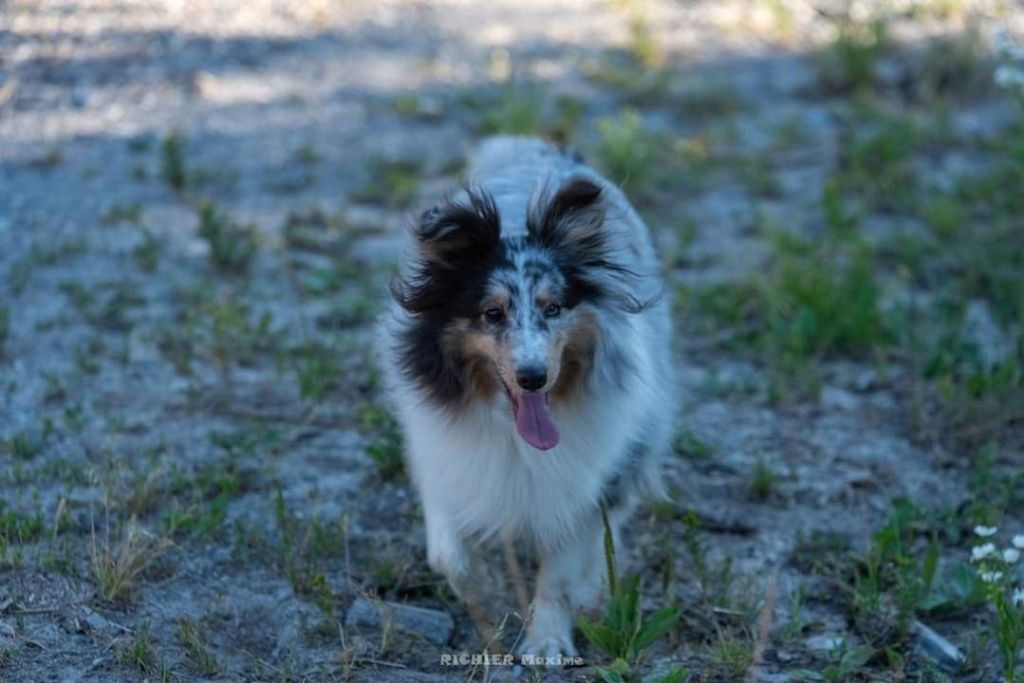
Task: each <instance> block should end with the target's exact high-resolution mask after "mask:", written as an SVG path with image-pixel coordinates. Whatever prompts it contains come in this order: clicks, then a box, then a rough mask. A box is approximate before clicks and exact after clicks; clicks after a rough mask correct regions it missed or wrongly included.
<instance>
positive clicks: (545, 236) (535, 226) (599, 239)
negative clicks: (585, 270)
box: [526, 177, 606, 257]
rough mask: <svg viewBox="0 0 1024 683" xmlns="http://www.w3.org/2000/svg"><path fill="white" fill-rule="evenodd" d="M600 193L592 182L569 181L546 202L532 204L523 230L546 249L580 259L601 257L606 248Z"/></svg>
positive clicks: (580, 178) (599, 189) (572, 179)
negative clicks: (590, 256) (599, 255)
mask: <svg viewBox="0 0 1024 683" xmlns="http://www.w3.org/2000/svg"><path fill="white" fill-rule="evenodd" d="M601 194H602V190H601V186H600V185H598V184H597V183H595V182H594V181H593V180H590V179H589V178H583V177H575V178H570V179H569V180H567V181H566V182H564V183H563V184H562V185H561V187H559V188H558V190H556V191H555V193H554V194H553V195H551V197H550V199H547V198H541V199H540V200H539V201H538V202H537V203H536V204H535V205H534V207H533V208H532V209H531V211H530V216H529V219H528V220H527V223H526V225H527V230H529V233H530V235H532V236H533V238H534V239H536V240H537V241H539V242H540V243H541V244H543V245H544V246H546V247H551V248H555V249H559V248H563V249H569V250H571V251H573V252H574V253H576V254H577V255H580V256H583V257H586V256H587V255H598V254H601V253H603V251H604V250H605V247H606V245H605V233H604V230H603V229H602V228H603V226H604V215H605V207H604V201H603V199H602V197H601Z"/></svg>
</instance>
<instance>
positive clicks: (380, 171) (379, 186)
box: [353, 158, 422, 209]
mask: <svg viewBox="0 0 1024 683" xmlns="http://www.w3.org/2000/svg"><path fill="white" fill-rule="evenodd" d="M366 168H367V174H368V177H367V179H366V182H365V183H364V184H363V186H362V188H360V189H359V190H357V191H356V192H355V193H353V199H355V200H357V201H361V202H368V203H371V204H383V205H384V206H387V207H389V208H394V209H397V208H404V207H407V206H409V205H410V204H412V202H413V200H414V199H416V195H417V194H418V193H419V189H420V173H421V172H422V164H421V162H420V161H418V160H415V159H384V158H377V159H373V160H371V161H370V163H369V164H367V167H366Z"/></svg>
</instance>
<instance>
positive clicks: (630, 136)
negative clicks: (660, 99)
mask: <svg viewBox="0 0 1024 683" xmlns="http://www.w3.org/2000/svg"><path fill="white" fill-rule="evenodd" d="M597 130H598V135H599V141H598V145H597V149H596V157H597V160H598V162H599V164H600V165H601V167H602V169H603V170H604V171H605V173H607V174H608V176H609V178H610V179H611V180H612V181H613V182H615V183H619V184H622V185H624V186H626V187H627V188H629V189H631V190H635V191H637V192H641V193H642V192H643V191H644V190H645V189H648V188H649V186H650V183H651V181H652V179H653V178H654V177H655V175H656V174H657V172H658V166H659V164H660V163H661V161H662V154H663V153H664V151H665V140H664V139H663V137H662V136H661V135H658V134H657V133H654V132H652V131H651V130H650V129H648V128H647V126H646V125H645V123H644V121H643V119H641V118H640V115H639V114H637V113H636V112H635V111H633V110H627V111H625V112H623V113H622V114H621V115H619V116H618V117H615V118H605V119H601V120H600V121H598V122H597Z"/></svg>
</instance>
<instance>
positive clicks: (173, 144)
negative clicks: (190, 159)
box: [161, 133, 188, 192]
mask: <svg viewBox="0 0 1024 683" xmlns="http://www.w3.org/2000/svg"><path fill="white" fill-rule="evenodd" d="M184 147H185V138H184V137H183V136H182V135H181V134H180V133H171V134H170V135H168V136H167V137H165V138H164V142H163V146H162V151H163V166H162V170H161V175H162V176H163V179H164V181H165V182H166V183H167V184H168V185H170V186H171V188H172V189H174V190H175V191H176V192H182V191H184V189H185V187H186V186H187V185H188V171H187V170H186V168H185V150H184Z"/></svg>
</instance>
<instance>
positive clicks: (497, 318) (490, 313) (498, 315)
mask: <svg viewBox="0 0 1024 683" xmlns="http://www.w3.org/2000/svg"><path fill="white" fill-rule="evenodd" d="M504 319H505V313H504V312H503V311H502V310H501V309H500V308H488V309H487V310H486V311H484V320H486V321H487V322H489V323H492V324H494V325H497V324H498V323H500V322H501V321H502V320H504Z"/></svg>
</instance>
